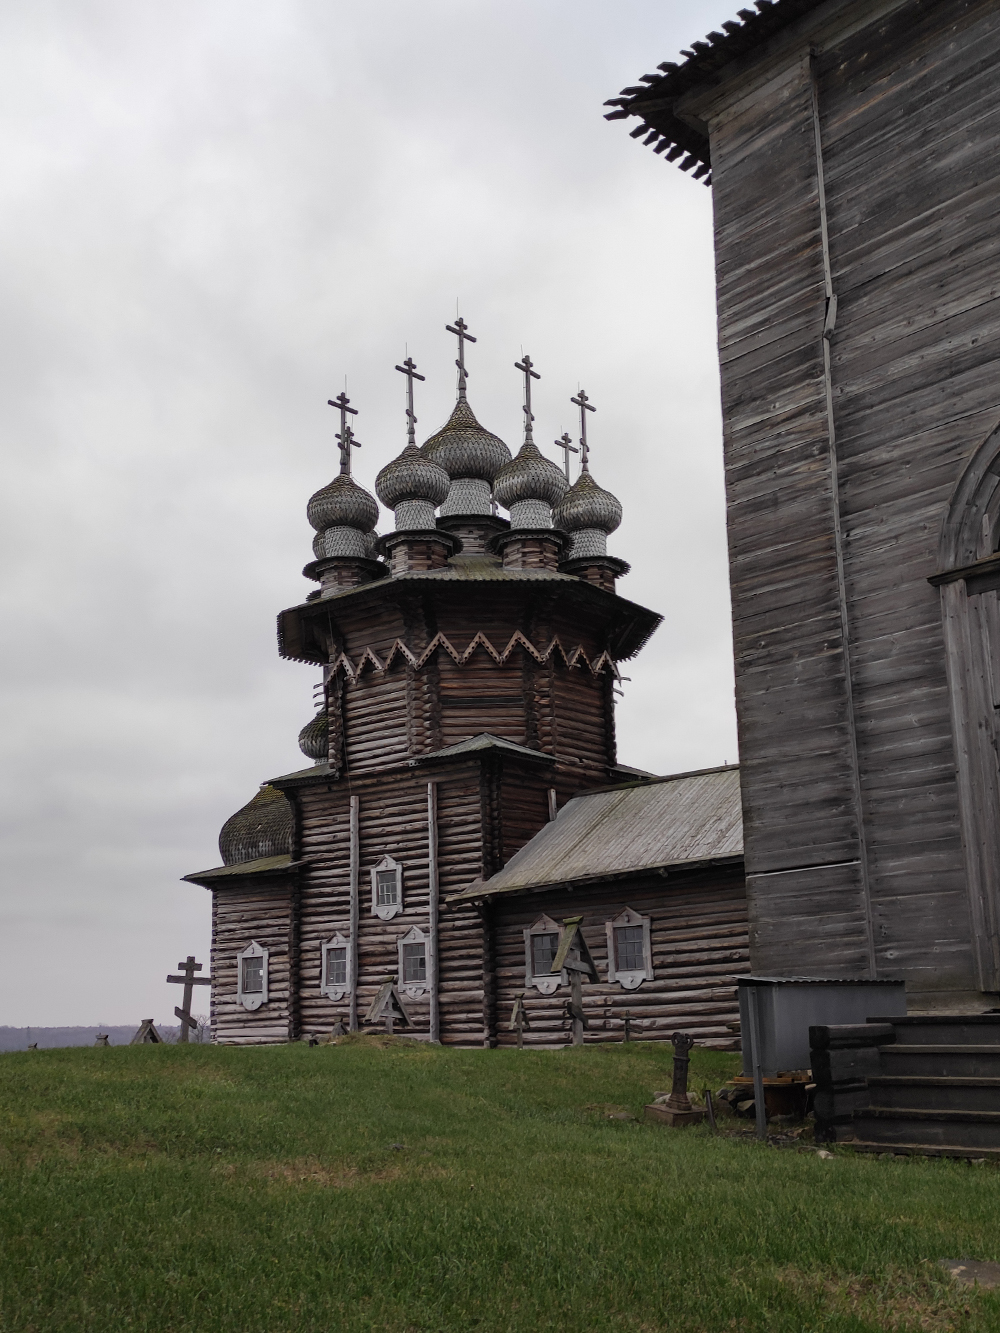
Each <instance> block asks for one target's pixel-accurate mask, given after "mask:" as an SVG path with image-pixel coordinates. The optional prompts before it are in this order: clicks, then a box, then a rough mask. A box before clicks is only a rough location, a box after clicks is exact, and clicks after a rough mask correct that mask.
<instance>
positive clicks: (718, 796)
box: [455, 768, 743, 898]
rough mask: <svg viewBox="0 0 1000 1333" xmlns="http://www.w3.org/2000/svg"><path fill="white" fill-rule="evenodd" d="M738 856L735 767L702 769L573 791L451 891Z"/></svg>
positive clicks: (475, 894) (490, 890)
mask: <svg viewBox="0 0 1000 1333" xmlns="http://www.w3.org/2000/svg"><path fill="white" fill-rule="evenodd" d="M742 854H743V817H742V808H741V805H740V773H739V769H738V768H722V769H709V770H707V771H705V772H701V773H690V774H683V775H681V776H678V777H675V778H665V779H662V780H660V781H657V782H648V783H643V784H642V785H641V786H628V787H615V788H611V789H609V790H603V791H596V792H590V793H586V792H585V793H583V794H581V795H580V796H575V797H574V798H573V799H572V800H571V801H569V802H568V803H567V804H566V805H565V806H564V807H563V809H562V810H560V812H559V814H558V816H557V817H556V819H555V820H553V822H552V823H551V824H546V826H545V827H544V828H543V829H542V830H541V832H540V833H537V834H536V835H535V837H533V838H532V840H531V841H530V842H529V843H528V844H527V846H525V847H523V848H522V849H521V850H520V851H519V852H518V853H517V855H516V856H514V857H512V858H511V860H510V861H508V863H507V864H506V865H505V866H504V868H503V870H501V871H499V873H498V874H496V875H494V876H493V878H492V879H489V880H487V881H486V882H485V883H477V884H476V885H475V886H473V887H472V888H469V889H466V890H465V891H464V892H463V893H461V894H456V895H455V897H456V898H482V897H485V896H487V895H490V896H491V895H493V894H497V893H524V892H526V891H528V890H530V889H540V888H546V887H552V886H555V885H557V884H568V883H581V882H583V881H586V880H594V879H604V878H607V877H608V876H611V875H622V874H629V873H636V874H638V873H641V872H642V871H648V870H659V869H661V868H663V867H668V866H674V867H677V866H684V865H688V864H693V863H697V862H702V861H714V860H721V859H725V858H728V857H738V856H742Z"/></svg>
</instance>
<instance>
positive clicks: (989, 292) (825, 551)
mask: <svg viewBox="0 0 1000 1333" xmlns="http://www.w3.org/2000/svg"><path fill="white" fill-rule="evenodd" d="M998 59H1000V21H998V17H997V11H996V6H995V5H992V4H989V3H984V2H983V0H945V3H936V4H931V3H925V2H924V0H917V2H916V3H913V4H909V5H906V6H903V7H902V8H900V9H899V10H897V11H896V13H895V15H894V16H893V17H892V18H890V19H888V20H886V21H884V22H882V23H880V24H870V25H868V26H865V27H862V28H861V29H860V31H858V32H856V33H855V34H853V35H852V36H849V37H847V38H845V39H844V40H843V41H840V42H838V41H836V40H832V39H831V41H830V43H829V44H828V45H827V48H826V49H825V50H824V51H822V52H821V53H820V54H819V55H818V56H817V57H816V58H815V60H814V61H811V60H810V57H809V52H808V51H807V50H804V49H802V50H799V51H798V52H796V53H793V54H792V55H789V54H788V53H787V52H786V53H785V54H784V55H783V56H781V57H780V59H779V58H778V57H775V59H774V62H773V64H772V66H771V68H770V69H769V71H768V73H769V81H765V79H764V74H765V71H764V69H763V68H758V69H755V70H753V71H752V76H753V78H754V79H756V80H757V83H756V86H755V87H754V88H753V91H752V92H750V93H749V95H747V93H748V85H747V84H742V85H740V86H739V87H735V86H733V87H730V88H728V89H726V90H723V91H720V92H713V93H712V94H711V97H712V98H714V104H713V106H712V107H710V108H709V111H708V112H706V114H707V115H708V116H709V121H710V125H711V138H712V163H713V195H714V199H715V210H716V246H717V257H718V311H719V345H720V358H721V365H722V385H723V406H724V418H725V423H726V425H725V431H726V441H725V443H726V473H727V496H728V520H729V542H730V565H731V574H732V594H733V612H734V635H735V650H736V665H737V705H738V714H739V723H740V754H741V772H742V780H743V784H744V816H745V820H744V824H745V837H746V858H747V874H748V891H749V898H750V920H751V948H752V955H753V962H754V968H755V970H758V971H762V972H769V971H774V972H777V973H786V972H787V971H788V970H789V959H794V961H795V968H796V970H800V971H810V972H812V971H815V972H818V973H819V974H820V975H822V974H826V975H836V974H843V975H864V974H866V973H870V972H874V973H875V974H876V975H881V976H902V977H905V978H906V979H907V980H908V982H909V983H910V987H911V993H915V994H916V995H917V996H919V994H920V993H921V992H925V993H930V992H938V993H942V992H943V993H946V994H947V993H948V992H951V993H953V994H955V995H956V996H957V995H961V994H963V993H964V994H968V993H970V992H973V991H974V990H975V989H976V986H977V978H976V972H975V968H974V960H973V950H972V943H971V932H972V926H971V922H970V915H969V906H968V898H967V892H968V890H967V885H966V882H965V874H964V869H963V850H962V844H961V837H960V827H959V816H958V805H957V789H956V780H955V765H956V759H957V756H956V752H955V748H954V744H953V738H952V724H951V717H950V714H949V699H948V689H947V680H946V670H945V651H944V644H943V636H942V616H941V606H940V601H939V594H938V592H937V591H936V590H935V589H934V588H932V587H931V586H930V585H929V584H928V583H927V579H928V577H929V576H931V575H932V574H934V573H935V572H936V569H937V555H938V547H939V539H940V533H941V526H942V522H943V519H944V516H945V513H946V510H947V506H948V502H949V500H950V497H951V495H952V493H953V490H954V487H955V485H956V483H957V481H958V478H959V476H960V475H961V473H962V471H963V469H964V467H965V465H966V463H967V461H968V460H969V459H970V458H971V456H972V455H973V453H974V451H975V450H976V448H977V447H978V446H979V445H980V444H981V442H982V441H983V440H984V439H985V438H986V436H988V435H989V433H990V432H991V430H992V429H993V428H994V426H995V425H996V422H997V419H998V417H1000V391H998V389H997V383H998V380H997V374H996V362H997V350H996V349H997V346H998V339H997V334H998V332H1000V298H998V290H1000V289H998V284H997V280H996V275H997V255H998V243H997V239H996V238H997V228H996V214H997V208H996V199H997V197H998V194H1000V191H998V181H997V176H998V174H1000V159H998V156H997V153H996V144H997V141H998V139H1000V85H998V83H997V80H996V67H997V63H998ZM706 96H707V95H706ZM741 98H742V100H740V99H741ZM814 99H815V101H814ZM814 106H815V107H816V108H818V120H819V141H820V143H819V151H817V143H816V134H815V128H816V127H815V122H814ZM820 167H822V171H823V176H824V181H825V198H826V210H827V219H828V234H829V264H830V278H831V284H832V291H833V294H834V295H835V296H836V298H837V307H836V311H835V317H834V318H835V322H834V324H833V328H832V332H831V334H830V337H829V339H828V343H829V398H828V397H827V380H826V369H825V366H824V337H823V332H824V325H825V324H826V323H827V317H828V314H829V307H828V304H827V299H826V287H825V279H824V248H823V234H822V225H821V224H822V217H821V207H820V197H819V191H818V179H819V176H818V173H819V170H820ZM828 331H829V330H828ZM845 626H846V630H847V633H846V637H845V635H844V633H843V632H842V631H843V629H844V627H845ZM919 1002H920V1001H919V999H918V1000H917V1003H918V1004H919Z"/></svg>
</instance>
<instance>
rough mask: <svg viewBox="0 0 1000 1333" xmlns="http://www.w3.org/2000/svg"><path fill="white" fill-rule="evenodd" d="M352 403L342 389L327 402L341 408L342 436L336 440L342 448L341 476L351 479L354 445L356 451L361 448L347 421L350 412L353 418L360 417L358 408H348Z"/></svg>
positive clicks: (331, 405)
mask: <svg viewBox="0 0 1000 1333" xmlns="http://www.w3.org/2000/svg"><path fill="white" fill-rule="evenodd" d="M350 401H351V400H350V398H348V396H347V394H346V393H344V391H343V389H341V391H340V393H339V394H338V395H337V397H336V398H328V399H327V400H326V403H327V406H328V407H339V408H340V434H339V435H338V436H337V437H336V439H337V442H338V444H339V446H340V472H341V476H344V477H349V476H350V475H351V447H352V445H353V447H354V448H355V449H360V448H361V441H360V440H356V439H355V438H354V431H353V430H352V429H351V427H350V424H349V423H348V420H347V414H348V412H349V413H350V414H351V416H352V417H356V416H357V415H358V409H357V408H356V407H348V403H349V402H350Z"/></svg>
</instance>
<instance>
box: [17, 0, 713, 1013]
mask: <svg viewBox="0 0 1000 1333" xmlns="http://www.w3.org/2000/svg"><path fill="white" fill-rule="evenodd" d="M731 7H732V8H735V6H728V5H726V4H725V3H723V0H712V2H711V3H704V2H703V0H683V3H682V2H681V0H613V2H612V0H603V3H597V2H596V0H418V2H417V3H414V0H351V2H350V3H347V2H345V0H253V3H252V4H248V3H247V2H246V0H171V3H170V4H151V3H138V4H137V3H136V0H6V3H5V4H4V5H3V6H2V7H0V116H2V121H3V124H2V129H0V134H2V141H3V144H4V148H5V151H4V169H3V171H2V173H0V195H2V207H0V236H2V242H0V245H2V249H0V255H2V260H0V283H2V290H0V305H2V311H3V321H4V323H3V345H2V349H0V375H2V377H3V391H2V398H0V413H2V420H3V424H4V431H3V440H4V449H5V474H4V475H5V484H4V486H3V490H2V496H0V503H2V506H3V523H2V536H0V541H2V558H3V572H4V577H3V580H2V596H3V607H2V610H3V617H4V625H5V639H6V649H5V652H4V663H3V672H2V682H0V688H2V700H3V710H4V721H3V726H2V728H0V743H2V745H3V750H4V799H3V832H4V848H3V867H4V894H3V929H2V932H0V950H2V957H0V998H2V1004H0V1024H17V1025H24V1024H32V1025H39V1026H41V1025H44V1024H56V1023H74V1022H78V1023H91V1022H99V1021H103V1022H108V1023H114V1022H122V1023H124V1022H132V1021H138V1019H139V1018H145V1017H150V1016H152V1017H154V1018H156V1019H157V1020H158V1021H160V1022H168V1021H173V1020H172V1018H171V1014H172V1010H173V1005H174V1004H175V1003H177V1002H178V1000H179V988H177V987H172V986H167V985H166V984H165V983H164V980H163V978H164V977H165V975H166V973H167V971H168V970H171V971H172V970H173V969H174V968H175V966H176V964H177V962H178V960H179V959H180V958H182V957H184V956H185V955H186V954H188V953H192V952H193V953H196V954H197V955H198V957H199V959H200V960H201V961H203V962H205V963H206V964H207V961H208V947H209V895H208V893H207V892H206V891H205V890H203V889H199V888H195V887H193V886H190V885H186V884H181V883H180V882H179V877H180V876H181V875H183V874H186V873H188V872H190V871H195V870H200V869H205V868H207V867H209V866H213V865H217V864H218V863H219V857H218V848H217V841H216V840H217V837H218V830H219V827H220V825H221V824H222V823H223V821H224V820H225V819H226V818H227V817H228V816H229V815H230V814H231V813H232V812H233V811H234V810H236V809H237V808H238V807H239V806H241V805H243V804H244V803H245V802H246V801H247V800H248V799H249V798H250V797H251V796H252V795H253V793H254V792H255V791H256V789H257V787H258V784H259V783H260V782H261V781H263V780H264V779H266V778H268V777H272V776H274V775H276V774H279V773H284V772H288V771H289V770H292V769H295V768H299V767H301V766H302V764H303V762H304V760H303V758H302V756H301V755H300V753H299V751H298V748H297V745H296V735H297V733H298V730H299V728H300V727H301V726H302V725H303V724H304V723H305V722H306V721H307V720H308V718H309V717H310V716H311V711H312V710H311V705H310V701H311V697H312V689H313V686H314V684H315V683H316V681H317V679H318V672H317V671H316V670H315V669H313V668H310V667H308V666H303V665H301V664H295V663H290V662H284V661H282V660H281V659H280V658H279V657H278V655H277V650H276V643H275V627H274V625H275V615H276V613H277V612H278V611H279V610H280V609H281V608H282V607H284V606H289V605H293V604H294V603H296V602H299V601H301V600H302V599H303V597H304V595H305V594H306V592H307V591H308V590H309V589H310V588H312V587H313V585H312V584H311V583H307V582H306V581H305V580H303V579H302V577H301V573H300V571H301V568H302V566H303V565H304V564H305V563H306V561H307V560H309V559H310V558H311V551H310V539H311V535H312V531H311V529H310V528H309V526H308V524H307V523H306V518H305V505H306V501H307V499H308V497H309V496H310V495H311V494H312V492H313V491H315V490H316V489H317V488H318V487H320V486H321V485H323V484H325V483H326V482H328V481H329V480H330V479H331V477H332V476H333V474H334V472H335V468H336V452H335V448H334V440H333V434H334V430H335V427H336V423H335V421H334V413H333V412H332V410H331V409H330V408H329V407H327V406H326V400H327V399H328V398H330V397H332V396H334V394H336V393H337V392H338V390H339V389H340V388H341V387H343V384H344V376H345V375H346V376H347V377H348V392H349V393H350V396H351V399H352V401H353V402H354V404H355V405H356V406H357V407H358V408H359V409H360V415H359V417H358V418H357V420H356V423H355V424H356V429H357V433H358V436H359V438H360V439H361V440H362V441H363V447H362V448H361V449H360V450H359V451H358V453H357V455H356V475H357V476H358V479H359V480H360V482H361V483H362V484H363V485H365V486H367V487H369V488H371V486H372V483H373V481H374V477H375V473H376V472H377V471H378V469H379V468H380V467H381V466H382V465H383V464H384V463H385V462H387V461H388V459H389V458H390V457H392V456H393V455H394V454H395V453H397V452H398V451H399V449H400V448H401V447H402V446H403V444H404V443H405V421H404V417H403V388H404V385H403V380H402V377H401V376H400V375H398V374H396V373H395V371H394V370H393V366H394V364H395V363H396V362H397V361H398V360H400V358H401V357H402V356H403V355H404V354H405V349H407V348H408V349H409V352H410V354H411V355H412V356H413V357H414V358H415V359H416V361H417V362H418V365H419V367H420V369H421V371H422V372H423V373H424V374H426V376H427V381H426V384H422V385H418V386H417V387H418V400H417V415H418V418H419V426H418V431H419V435H420V438H421V439H423V438H426V436H427V435H428V434H430V433H431V431H432V430H434V429H436V428H437V427H438V426H439V425H440V424H441V423H442V421H443V420H444V418H445V417H446V415H447V413H448V411H449V410H450V407H451V404H452V402H453V398H454V369H453V361H454V355H455V352H454V346H453V340H452V338H451V337H450V336H449V335H447V334H446V333H445V332H444V325H445V323H447V322H449V321H450V320H452V319H453V318H454V315H455V308H456V306H455V303H456V300H457V301H458V302H459V304H460V307H461V312H462V314H463V315H464V317H465V319H466V320H467V321H468V323H469V326H470V329H471V331H472V332H473V333H475V334H476V335H477V337H478V339H479V341H478V343H477V344H476V346H475V347H474V348H472V349H470V352H469V366H470V370H471V374H470V380H469V394H470V399H471V402H472V405H473V407H474V409H475V411H476V412H477V414H478V416H479V418H480V420H481V421H482V422H483V424H484V425H485V426H487V427H488V428H489V429H490V430H493V431H495V432H497V433H498V434H500V435H501V436H502V437H503V438H504V439H506V440H507V442H508V443H509V444H510V445H511V446H512V447H514V448H516V447H517V445H518V443H519V428H520V417H521V414H520V379H519V376H518V375H517V372H516V371H515V370H514V369H513V362H514V360H515V359H516V358H517V357H518V356H519V355H520V354H521V352H522V350H524V351H527V352H530V354H531V356H532V358H533V359H534V361H535V363H536V367H537V369H538V370H539V371H540V373H541V376H542V378H541V381H540V382H539V384H538V385H537V386H536V388H535V415H536V439H537V440H538V441H539V442H540V443H542V444H543V446H544V445H545V444H546V443H547V442H548V441H551V440H554V439H555V437H556V436H558V435H560V434H562V432H563V431H564V430H567V429H568V430H570V431H573V432H574V433H575V424H574V415H573V409H572V407H571V406H570V403H569V398H570V396H571V395H572V394H573V393H575V392H576V390H577V387H578V385H580V384H583V385H584V387H585V388H586V389H587V391H588V393H589V394H590V395H591V398H592V399H593V401H594V403H595V404H596V406H597V408H598V412H597V415H596V416H595V417H593V418H591V430H592V441H593V455H592V458H593V470H594V473H595V475H596V477H597V479H598V480H599V481H600V482H601V483H602V484H603V485H605V486H607V487H608V488H609V489H610V490H612V491H614V492H615V493H616V494H617V495H618V496H619V497H620V498H621V500H622V502H623V504H624V508H625V518H624V522H623V524H622V527H621V529H620V530H619V532H618V533H616V534H615V536H614V537H613V538H612V541H611V550H612V552H613V553H614V554H616V555H620V556H622V557H624V558H625V559H627V560H629V561H631V562H632V565H633V572H632V574H631V575H630V576H629V577H628V578H627V579H626V580H624V581H623V582H622V583H621V584H620V585H619V587H620V591H621V592H622V594H623V595H624V596H627V597H629V598H632V599H633V600H636V601H639V602H642V603H645V604H646V605H648V606H651V607H654V608H655V609H656V610H658V611H660V612H662V613H663V615H664V617H665V619H664V624H663V626H662V627H661V629H660V630H659V631H658V633H657V635H656V636H655V638H654V640H653V641H652V643H651V644H650V646H649V647H648V648H647V649H646V650H645V651H644V653H643V654H642V655H641V656H640V657H639V658H637V659H636V660H635V661H634V662H632V663H630V664H629V665H628V666H627V667H626V668H625V673H626V674H627V675H630V676H631V678H632V679H631V681H630V682H629V683H628V684H627V685H626V686H625V689H626V695H625V699H624V700H623V701H622V702H621V703H620V705H619V709H618V728H619V756H620V758H621V760H622V762H624V763H629V764H634V765H637V766H641V767H644V768H649V769H653V770H655V771H657V772H662V773H669V772H675V771H680V770H684V769H689V768H700V767H705V766H708V765H713V764H720V763H722V762H724V761H726V760H728V761H729V762H734V761H735V760H736V758H737V754H736V740H735V722H734V715H733V706H732V652H731V636H730V619H729V596H728V588H727V581H726V557H725V521H724V507H723V493H722V466H721V463H722V460H721V428H720V421H719V396H718V373H717V365H716V350H715V314H714V293H713V267H712V245H711V241H712V237H711V191H710V190H708V189H705V188H704V187H703V186H702V185H700V184H699V183H696V182H693V181H692V180H691V179H690V177H688V176H685V175H684V174H683V173H681V172H679V171H678V170H677V169H676V168H674V167H671V166H669V165H667V164H666V163H665V161H664V160H663V159H662V158H660V157H656V156H654V154H653V153H652V152H651V150H649V149H643V148H642V147H641V146H640V145H639V144H638V143H636V142H634V141H633V140H631V139H630V138H629V136H628V128H629V126H623V125H622V124H621V123H618V122H611V123H609V122H606V121H605V120H604V119H603V118H602V117H603V107H602V105H601V104H602V103H603V101H604V100H605V98H607V97H612V96H615V95H616V94H617V93H618V91H619V89H620V88H622V87H623V86H625V85H627V84H630V83H633V82H635V81H636V79H637V78H638V76H639V75H640V74H642V73H644V72H647V71H649V70H652V69H653V68H654V67H655V66H656V64H657V63H658V62H659V61H661V60H664V59H673V58H676V56H677V53H678V51H679V49H680V48H681V47H682V46H685V45H687V44H688V43H689V42H690V41H691V40H692V39H695V38H698V37H701V36H702V35H703V34H704V33H705V32H706V31H707V30H708V29H709V28H711V27H713V26H717V25H718V24H719V23H720V22H721V21H722V20H724V19H726V18H729V17H731V14H730V8H731ZM549 453H550V455H552V456H555V450H554V449H553V448H552V447H551V446H550V447H549ZM380 527H381V530H382V531H386V530H387V523H386V516H383V518H382V520H381V522H380Z"/></svg>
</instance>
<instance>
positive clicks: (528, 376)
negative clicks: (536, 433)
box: [514, 356, 542, 444]
mask: <svg viewBox="0 0 1000 1333" xmlns="http://www.w3.org/2000/svg"><path fill="white" fill-rule="evenodd" d="M532 365H533V362H532V360H531V357H530V356H523V357H522V358H521V360H520V361H515V362H514V369H515V370H519V371H520V372H521V373H522V374H523V376H524V408H523V409H522V410H523V412H524V442H525V444H532V443H534V441H533V440H532V438H531V423H532V422H533V421H534V419H535V418H534V416H533V415H532V412H531V381H532V380H540V379H541V378H542V377H541V375H539V373H538V371H537V370H532V368H531V367H532Z"/></svg>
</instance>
